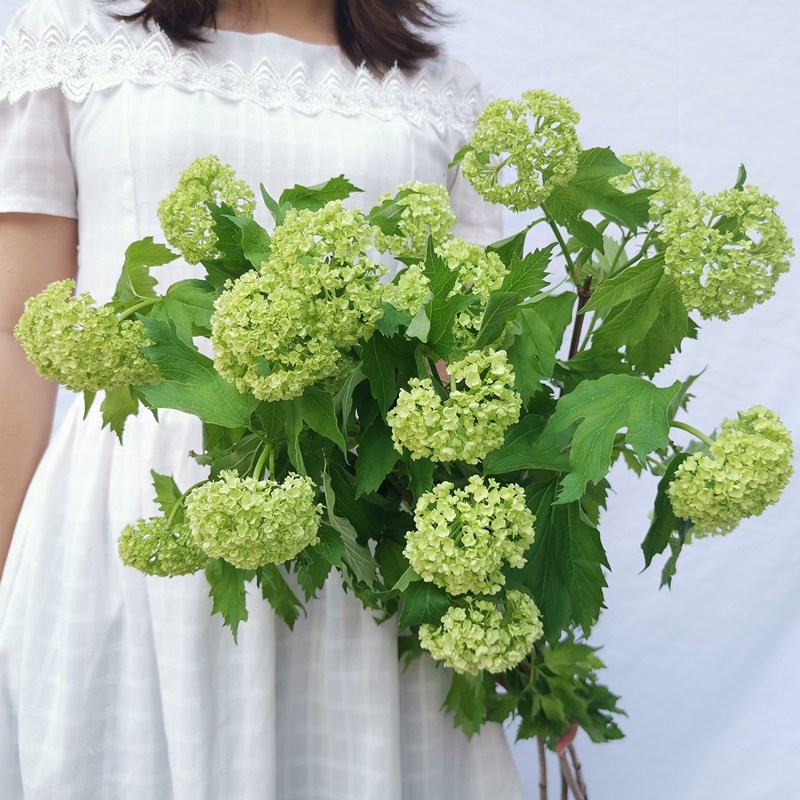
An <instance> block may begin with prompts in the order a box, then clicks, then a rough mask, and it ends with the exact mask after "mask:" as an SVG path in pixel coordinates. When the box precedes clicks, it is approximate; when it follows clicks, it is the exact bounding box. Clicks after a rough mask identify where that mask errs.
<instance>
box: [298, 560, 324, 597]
mask: <svg viewBox="0 0 800 800" xmlns="http://www.w3.org/2000/svg"><path fill="white" fill-rule="evenodd" d="M298 560H299V562H300V563H299V564H298V565H297V572H296V575H297V583H298V585H299V586H300V588H301V589H302V590H303V596H304V597H305V599H306V600H311V599H312V598H314V597H316V596H317V592H319V590H320V589H321V588H322V587H323V586H324V585H325V581H326V580H327V579H328V575H330V573H331V563H330V561H328V560H327V559H326V558H324V557H323V556H322V555H321V554H320V553H319V552H318V551H317V550H315V549H314V548H313V547H307V548H306V549H305V550H304V551H303V555H302V556H300V557H299V558H298Z"/></svg>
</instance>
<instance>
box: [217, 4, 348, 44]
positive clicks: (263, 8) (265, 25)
mask: <svg viewBox="0 0 800 800" xmlns="http://www.w3.org/2000/svg"><path fill="white" fill-rule="evenodd" d="M335 5H336V3H335V0H220V4H219V10H218V11H217V15H216V19H217V27H218V28H220V29H221V30H231V31H240V32H242V33H263V32H265V31H272V32H274V33H280V34H282V35H284V36H290V37H291V38H293V39H301V40H303V41H306V42H312V43H314V44H338V39H337V36H336V19H335Z"/></svg>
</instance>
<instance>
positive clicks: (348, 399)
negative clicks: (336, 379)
mask: <svg viewBox="0 0 800 800" xmlns="http://www.w3.org/2000/svg"><path fill="white" fill-rule="evenodd" d="M366 377H367V376H366V375H365V374H364V373H363V372H362V371H361V367H356V368H355V369H354V370H353V371H352V372H351V373H350V375H349V376H348V378H347V380H346V381H345V382H344V383H343V384H342V388H341V389H339V391H338V392H337V393H336V395H335V396H334V398H333V407H334V409H335V410H336V411H337V412H338V413H340V414H341V417H342V434H343V436H344V438H345V439H347V430H348V426H349V423H350V412H351V411H352V409H353V391H354V390H355V388H356V386H358V385H359V384H360V383H361V381H363V380H366Z"/></svg>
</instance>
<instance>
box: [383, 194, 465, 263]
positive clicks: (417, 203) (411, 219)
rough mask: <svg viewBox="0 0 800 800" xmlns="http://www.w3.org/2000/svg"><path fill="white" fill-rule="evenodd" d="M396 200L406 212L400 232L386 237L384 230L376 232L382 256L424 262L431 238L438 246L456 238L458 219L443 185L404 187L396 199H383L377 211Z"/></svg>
mask: <svg viewBox="0 0 800 800" xmlns="http://www.w3.org/2000/svg"><path fill="white" fill-rule="evenodd" d="M392 199H394V201H395V202H396V203H397V205H399V206H401V207H402V209H403V211H402V213H401V214H400V220H399V225H398V227H399V231H398V232H397V233H393V234H384V233H382V232H381V231H380V230H378V231H377V232H376V234H375V246H376V247H377V248H378V250H380V251H381V252H387V251H388V252H390V253H391V254H392V255H393V256H395V257H398V258H401V257H409V256H410V257H412V258H422V257H423V256H424V255H425V249H426V248H427V244H428V236H430V237H431V238H432V239H433V242H434V244H442V243H443V242H445V241H447V240H448V239H449V238H450V237H451V236H452V235H453V234H452V230H453V227H454V226H455V224H456V215H455V214H454V213H453V209H452V206H451V205H450V195H449V194H448V192H447V188H446V187H445V186H443V185H442V184H440V183H422V182H421V181H412V182H411V183H404V184H402V185H401V186H400V187H399V189H398V192H397V194H396V195H395V196H394V198H392V196H391V195H389V194H385V195H383V196H382V197H379V198H378V201H377V204H376V208H377V207H379V206H381V205H382V204H383V203H385V202H386V201H388V200H392Z"/></svg>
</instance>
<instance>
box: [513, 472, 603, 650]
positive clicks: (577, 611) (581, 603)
mask: <svg viewBox="0 0 800 800" xmlns="http://www.w3.org/2000/svg"><path fill="white" fill-rule="evenodd" d="M557 488H558V484H557V481H555V480H554V481H550V482H548V483H545V484H541V485H540V486H539V487H537V489H536V490H535V491H534V493H533V495H532V496H531V498H530V500H529V505H530V508H531V510H532V511H533V513H534V514H535V515H536V523H535V528H536V538H535V539H534V542H533V545H531V548H530V549H529V550H528V552H527V554H526V559H527V563H526V564H525V566H524V567H522V569H521V570H508V571H507V575H508V577H509V579H510V582H511V581H514V582H520V583H522V584H523V585H524V586H526V587H527V588H528V589H530V590H531V591H532V592H533V597H534V600H535V601H536V605H537V606H538V607H539V610H540V611H541V612H542V622H543V625H544V633H545V638H546V639H547V641H548V642H551V643H552V642H555V641H557V640H558V639H559V637H560V635H561V632H562V631H565V630H568V629H569V627H570V625H571V624H573V623H577V624H578V625H580V626H581V627H582V628H583V629H584V632H585V633H586V634H587V635H588V632H589V630H590V629H591V628H592V626H593V625H594V623H595V622H596V621H597V618H598V616H599V615H600V610H601V609H602V608H603V589H604V588H605V586H606V580H605V575H604V574H603V567H605V568H608V560H607V559H606V555H605V551H604V550H603V545H602V543H601V541H600V534H599V532H598V531H597V529H596V528H594V527H592V526H591V525H590V524H589V523H588V522H587V521H586V519H585V518H584V516H583V515H582V514H581V509H580V504H579V503H577V502H573V503H569V504H566V505H554V502H555V498H556V491H557Z"/></svg>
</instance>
